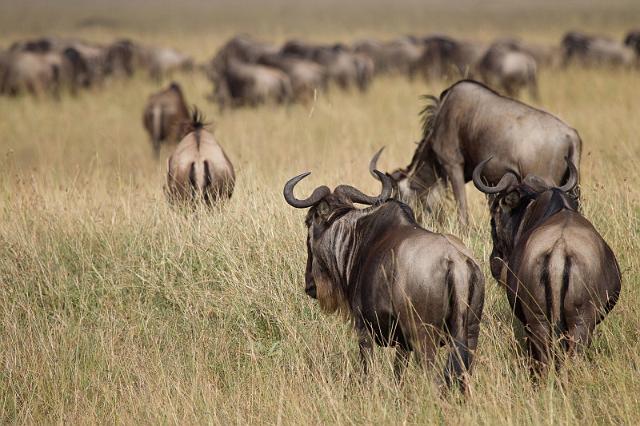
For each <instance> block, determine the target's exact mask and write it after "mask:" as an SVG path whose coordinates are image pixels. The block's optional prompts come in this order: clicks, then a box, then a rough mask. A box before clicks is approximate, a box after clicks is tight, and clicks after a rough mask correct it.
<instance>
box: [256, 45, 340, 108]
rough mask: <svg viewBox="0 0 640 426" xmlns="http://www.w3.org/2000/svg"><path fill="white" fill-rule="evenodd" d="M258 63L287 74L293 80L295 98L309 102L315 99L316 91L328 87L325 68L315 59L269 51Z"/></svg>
mask: <svg viewBox="0 0 640 426" xmlns="http://www.w3.org/2000/svg"><path fill="white" fill-rule="evenodd" d="M258 63H259V64H260V65H265V66H268V67H273V68H277V69H279V70H280V71H282V72H284V73H285V74H287V75H288V76H289V79H290V80H291V87H292V89H293V96H294V98H295V100H298V101H302V102H307V101H309V100H311V99H313V96H314V92H315V91H318V90H325V89H326V88H327V73H326V71H325V69H324V68H323V67H322V66H320V65H319V64H317V63H315V62H313V61H310V60H307V59H301V58H295V57H289V56H286V55H283V54H281V53H268V54H263V55H261V56H260V58H259V59H258Z"/></svg>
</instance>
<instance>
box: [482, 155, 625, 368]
mask: <svg viewBox="0 0 640 426" xmlns="http://www.w3.org/2000/svg"><path fill="white" fill-rule="evenodd" d="M490 160H491V157H489V158H488V159H486V160H484V161H482V162H481V163H480V164H478V166H477V167H476V169H475V170H474V172H473V182H474V184H475V185H476V187H477V188H478V189H479V190H480V191H482V192H484V193H485V194H489V195H490V196H491V198H492V201H491V207H490V211H491V228H492V229H491V234H492V237H493V252H492V254H491V256H492V259H491V261H492V268H491V273H492V275H493V276H494V277H495V278H496V280H498V281H499V282H500V281H501V280H503V279H504V275H503V274H504V273H506V282H503V284H506V289H507V296H508V299H509V303H510V304H511V309H512V310H513V311H514V313H515V315H516V316H517V317H518V319H519V320H520V321H521V322H522V324H523V325H524V328H525V333H526V336H527V344H528V349H529V353H530V355H531V356H532V358H533V359H534V361H536V362H535V365H534V368H535V371H538V372H542V371H544V369H545V367H546V366H547V365H548V364H549V363H550V362H551V361H552V360H555V361H556V362H557V364H556V366H558V367H559V366H560V362H561V359H560V358H559V357H558V355H560V354H561V352H560V351H559V350H558V349H559V348H558V347H555V343H556V342H557V341H558V339H559V340H560V342H561V346H562V349H563V350H566V352H567V354H569V355H571V354H573V353H574V352H575V351H576V349H578V350H580V349H581V348H583V347H585V346H586V345H588V344H589V342H590V340H591V336H592V334H593V330H594V329H595V326H596V325H597V324H598V323H599V322H600V321H602V320H603V319H604V317H605V316H606V315H607V314H608V313H609V312H610V311H611V309H613V307H614V305H615V304H616V301H617V300H618V295H619V294H620V286H621V278H620V269H619V267H618V263H617V261H616V258H615V256H614V254H613V252H612V251H611V248H610V247H609V246H608V245H607V243H606V242H605V241H604V240H603V239H602V237H601V236H600V234H599V233H598V232H597V231H596V230H595V228H594V227H593V225H591V223H590V222H589V221H588V220H586V219H585V218H584V217H583V216H582V215H581V214H580V213H578V211H577V200H576V199H575V198H573V197H572V196H571V195H570V194H569V193H568V192H569V191H571V190H572V189H573V188H574V187H575V185H576V184H577V182H578V171H577V170H576V168H575V166H574V165H573V164H572V163H571V161H570V160H569V159H568V158H566V161H567V163H568V165H569V169H570V170H571V173H570V175H569V178H568V180H567V182H566V183H565V184H564V185H563V186H561V187H556V186H549V185H548V183H547V182H546V181H545V180H543V179H540V178H539V177H537V176H535V175H527V176H526V177H525V178H524V179H521V178H520V176H519V175H517V174H516V173H514V172H507V173H506V174H505V175H504V176H503V177H502V179H500V181H499V182H498V184H497V185H495V186H489V185H486V184H485V183H483V182H482V176H483V170H484V168H485V166H487V164H489V163H490V162H491V161H490Z"/></svg>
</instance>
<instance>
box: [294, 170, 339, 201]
mask: <svg viewBox="0 0 640 426" xmlns="http://www.w3.org/2000/svg"><path fill="white" fill-rule="evenodd" d="M310 174H311V172H306V173H302V174H301V175H298V176H296V177H294V178H291V179H289V181H288V182H287V183H286V184H285V185H284V190H283V191H282V195H284V199H285V200H286V201H287V203H289V205H290V206H293V207H295V208H297V209H306V208H307V207H311V206H313V205H315V204H318V203H319V202H320V200H322V199H323V198H324V197H326V196H327V195H329V194H331V190H330V189H329V188H327V187H326V186H324V185H323V186H319V187H317V188H316V189H314V190H313V193H312V194H311V196H310V197H309V198H307V199H305V200H298V199H297V198H296V197H295V196H294V195H293V188H294V187H295V186H296V185H297V183H298V182H300V181H301V180H302V179H304V178H306V177H307V176H309V175H310Z"/></svg>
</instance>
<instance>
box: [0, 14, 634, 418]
mask: <svg viewBox="0 0 640 426" xmlns="http://www.w3.org/2000/svg"><path fill="white" fill-rule="evenodd" d="M527 7H532V6H527ZM594 7H595V8H596V10H597V9H598V7H599V6H594ZM407 10H410V8H407ZM447 10H448V12H447V13H448V15H446V16H447V17H449V18H448V19H451V22H455V20H454V17H455V16H456V14H455V8H454V9H447ZM588 10H590V9H587V11H588ZM613 10H617V9H615V8H613ZM630 10H632V11H633V10H634V9H633V8H631V9H630ZM51 13H53V12H51ZM238 13H239V14H241V13H240V12H238ZM460 13H464V12H460ZM580 13H583V14H585V15H584V16H594V15H589V14H588V13H587V12H584V11H582V12H580ZM513 14H514V16H517V13H516V12H513ZM578 15H579V14H578ZM499 18H500V16H499V15H498V18H495V19H496V21H495V22H500V20H499ZM65 19H70V18H68V17H67V18H65ZM345 19H347V18H345ZM433 19H435V18H433ZM558 19H559V18H558ZM594 19H596V18H594ZM63 21H64V20H63ZM311 21H313V20H311ZM584 21H585V22H589V19H584ZM605 21H606V19H605ZM403 22H408V23H409V24H407V25H410V24H411V23H412V22H413V21H412V20H411V19H410V18H407V19H406V21H403ZM466 22H470V21H466ZM65 25H66V24H65ZM441 25H443V24H441ZM457 25H459V26H460V23H457ZM606 25H607V26H608V27H607V28H615V29H616V31H618V32H619V33H621V32H622V31H623V30H625V29H626V27H624V26H623V25H626V21H625V20H615V19H614V20H613V21H612V22H608V21H607V23H606ZM230 26H231V25H230V24H228V27H227V30H228V28H230ZM313 28H314V32H313V34H317V35H318V37H319V38H322V37H324V39H331V38H333V37H334V36H335V37H336V38H339V37H348V36H349V35H351V34H355V33H358V32H362V33H364V30H362V27H356V28H354V29H353V30H351V29H350V28H348V27H340V28H339V29H337V30H336V32H325V33H322V31H321V29H320V26H318V27H313ZM359 28H360V29H359ZM364 28H365V29H367V28H368V27H366V25H365V26H364ZM411 28H413V31H414V32H418V31H420V28H418V27H411ZM500 28H503V27H496V29H495V31H493V32H492V31H491V30H488V31H487V34H488V36H487V37H488V38H489V36H490V35H493V34H499V33H500V32H501V30H500ZM506 28H508V26H507V27H506ZM227 30H225V31H227ZM67 31H68V32H69V33H73V32H74V31H80V32H82V31H84V30H82V31H81V30H76V29H74V28H73V27H68V30H67ZM110 31H113V32H110ZM118 31H119V30H100V31H99V32H94V30H91V31H89V32H83V33H82V34H84V35H85V36H91V35H95V36H96V37H98V38H100V37H104V38H105V39H108V38H112V37H115V35H116V34H117V33H118ZM123 31H125V32H126V31H130V33H133V34H138V33H137V31H138V30H137V29H135V28H131V27H126V29H125V30H123ZM202 31H205V30H202ZM278 31H280V32H279V33H278V34H276V35H274V38H277V37H284V36H286V35H289V34H290V33H289V32H287V31H288V30H287V29H286V28H284V27H279V29H278ZM483 31H485V30H483V29H478V28H475V29H474V28H472V29H470V30H469V31H468V34H473V33H474V32H478V33H482V32H483ZM556 31H559V26H558V27H556ZM382 32H383V33H384V31H382ZM18 33H19V30H18V29H16V30H15V32H11V33H10V34H8V35H5V36H3V38H2V40H0V44H8V43H9V41H10V40H11V39H12V37H13V35H15V34H18ZM140 34H141V35H140V37H143V38H144V39H145V40H148V41H154V40H158V41H162V42H169V44H173V45H175V46H176V47H182V48H184V49H185V50H187V51H189V52H192V53H194V54H196V55H198V58H199V59H205V58H206V57H207V56H208V55H209V54H210V53H211V52H213V49H215V47H216V46H217V45H219V43H220V42H221V41H222V40H223V38H224V37H226V33H225V32H224V31H223V32H221V33H219V32H217V31H216V29H215V28H213V29H207V30H206V31H205V32H204V34H206V37H202V33H200V32H199V30H194V31H193V32H189V31H188V30H184V32H182V33H169V34H164V33H163V32H162V30H161V29H153V28H147V29H146V30H145V32H141V33H140ZM298 34H299V33H298ZM528 34H529V35H530V36H531V38H534V39H536V38H537V39H544V38H545V37H546V36H547V35H546V34H545V33H542V32H531V33H528ZM292 35H296V34H292ZM639 79H640V74H639V73H638V72H637V71H604V70H581V69H571V70H569V71H553V72H551V71H548V72H543V73H542V75H541V82H540V86H541V99H542V102H541V106H543V107H544V108H545V109H547V110H549V111H551V112H554V113H556V114H558V115H560V116H561V117H562V118H563V119H565V120H566V121H567V122H569V123H570V124H571V125H572V126H574V127H575V128H577V129H578V130H579V132H580V134H581V136H582V138H583V140H584V156H583V161H582V170H583V183H584V185H583V195H584V213H585V215H586V216H587V217H588V218H589V219H590V220H592V221H593V223H594V224H595V225H596V227H597V228H598V229H599V230H600V232H601V233H602V234H603V236H604V237H605V239H606V240H607V241H608V242H609V243H610V245H611V246H612V247H613V249H614V251H615V252H616V254H617V256H618V260H619V262H620V265H621V268H622V270H623V273H624V282H623V291H622V295H621V297H620V301H619V303H618V305H617V306H616V308H615V309H614V311H613V313H612V314H611V315H610V316H609V317H608V318H607V320H606V321H605V322H604V323H603V324H601V325H600V326H599V327H598V330H597V335H596V338H595V341H594V343H593V346H592V348H590V349H589V350H588V352H587V353H586V355H585V356H584V357H583V358H580V359H576V360H575V361H572V362H571V363H570V364H569V365H567V367H566V369H565V374H562V375H560V377H554V376H552V377H550V378H549V380H548V381H546V382H544V383H541V384H540V385H539V386H538V387H536V386H534V385H533V384H532V383H531V381H530V380H529V377H528V371H527V368H526V364H525V362H524V360H523V358H522V357H521V356H519V355H518V350H517V344H516V342H515V340H514V338H513V332H512V317H511V315H510V312H509V308H508V305H507V303H506V297H505V295H504V292H503V291H502V289H500V288H498V287H497V285H496V284H495V283H494V282H493V280H491V279H490V274H489V270H488V262H487V260H488V254H489V252H490V249H491V243H490V235H489V225H488V216H487V214H486V212H485V210H486V209H485V203H484V200H483V198H482V197H481V196H480V194H478V193H477V191H475V189H473V187H472V186H468V188H467V189H468V193H469V194H468V196H469V198H470V199H471V216H472V218H471V226H470V229H469V230H468V231H466V232H463V231H462V230H461V229H459V228H458V225H457V223H456V221H455V210H454V209H453V208H450V209H449V210H448V212H449V217H450V218H451V220H449V221H447V222H446V223H435V222H433V221H430V220H429V219H427V222H426V223H425V225H426V226H428V227H430V228H432V229H436V230H439V231H446V232H451V233H454V234H457V235H461V236H462V238H463V239H464V241H465V243H466V244H467V245H469V246H470V247H471V249H472V250H473V252H474V253H475V255H476V257H477V259H479V261H480V262H481V264H482V267H483V272H484V273H485V276H486V277H487V300H486V305H485V315H484V318H483V322H482V330H481V339H480V345H479V351H478V356H477V363H476V365H475V371H474V375H473V379H472V388H473V392H472V395H471V397H470V398H468V399H467V400H466V401H462V400H461V399H460V398H459V397H457V396H456V395H455V394H453V395H452V396H450V397H448V398H441V397H439V396H438V395H437V393H436V392H435V391H434V389H433V387H432V382H433V378H434V374H435V373H434V372H430V371H422V370H420V369H419V368H417V367H416V366H415V365H413V364H412V365H411V367H410V369H409V371H408V372H407V375H406V381H405V383H404V384H403V385H402V386H401V387H399V386H397V385H396V384H395V382H394V380H393V374H392V372H391V368H390V363H391V353H390V351H388V350H381V349H380V350H377V351H376V356H375V364H374V368H373V372H372V374H371V375H370V377H369V378H368V379H367V380H365V381H362V379H361V375H360V365H359V360H358V356H357V344H356V341H355V338H354V336H353V333H352V331H351V330H350V328H349V326H348V325H346V324H343V323H342V322H341V321H340V320H339V319H337V318H332V317H327V316H325V315H323V314H321V313H320V311H319V309H318V308H317V306H316V305H315V304H314V303H313V301H312V300H310V299H309V298H307V297H306V296H305V294H304V292H303V290H302V288H303V287H302V286H303V272H304V265H305V260H306V259H305V256H306V253H305V245H304V238H305V229H304V226H303V218H304V213H303V212H302V211H297V210H294V209H292V208H290V207H289V206H287V205H286V204H285V203H284V201H283V199H282V195H281V189H282V185H283V183H284V182H285V181H286V179H288V178H289V177H291V176H293V175H295V174H297V173H299V172H302V171H305V170H312V171H313V174H312V175H311V176H310V178H308V179H307V181H305V182H303V183H302V184H301V185H300V186H301V188H300V190H301V191H305V190H311V189H312V188H313V187H314V186H316V185H319V184H328V185H330V186H335V185H337V184H340V183H350V184H355V185H356V186H358V187H360V188H362V189H363V190H366V191H368V192H371V193H373V192H375V191H377V190H378V186H377V184H376V182H375V181H374V180H373V179H372V178H371V177H370V176H369V175H368V172H367V162H368V159H369V157H370V155H371V154H373V153H374V152H375V151H376V150H377V149H378V148H379V147H380V146H381V145H386V146H387V147H388V148H387V150H386V151H385V154H384V156H383V158H382V159H381V161H380V165H381V167H384V168H394V167H396V166H398V165H404V164H406V163H407V162H408V160H409V159H410V157H411V153H412V150H413V148H414V145H413V143H412V142H413V141H415V140H417V138H418V133H419V123H418V118H417V112H418V111H419V109H420V104H419V100H418V97H419V95H420V94H423V93H436V94H437V93H439V92H440V91H441V90H442V89H443V88H444V85H443V84H440V85H437V86H425V85H424V83H422V82H420V81H415V82H407V81H405V80H404V79H400V78H380V79H378V80H376V81H375V83H374V85H373V87H372V89H371V91H370V92H369V93H366V94H364V95H361V94H357V93H349V94H344V93H339V92H337V91H333V92H331V93H330V94H329V95H327V96H320V97H319V98H318V100H317V102H316V103H314V104H312V105H306V106H301V105H296V106H291V107H288V108H277V109H276V108H269V107H263V108H258V109H247V110H238V111H229V112H225V113H224V114H219V113H218V112H217V111H216V108H214V107H213V106H212V105H211V104H209V103H208V102H207V101H206V100H205V95H206V94H207V93H208V92H209V91H210V90H211V88H210V86H209V84H208V83H207V82H206V80H205V79H204V78H203V77H202V76H199V75H193V76H188V75H187V76H185V75H181V76H179V80H180V81H181V82H182V83H183V85H184V86H185V91H186V94H187V96H188V98H189V100H190V102H191V103H194V104H198V105H200V106H201V107H202V108H203V109H204V110H205V111H206V112H207V113H208V116H209V117H210V118H211V119H212V120H213V121H214V131H215V134H216V135H217V137H218V138H219V140H220V142H221V144H222V145H223V146H224V148H225V150H226V151H227V153H228V154H229V157H230V158H231V160H232V161H233V162H234V164H235V166H236V171H237V174H238V181H237V187H236V191H235V194H234V197H233V199H232V200H231V201H230V202H229V203H227V204H226V205H225V206H224V207H223V208H220V209H216V210H214V211H212V212H207V211H199V212H196V213H194V214H183V213H180V212H176V211H173V210H171V209H170V208H168V207H167V205H166V203H165V200H164V198H163V195H162V183H163V171H164V163H156V162H154V161H153V159H152V156H151V148H150V144H149V143H148V141H147V137H146V135H145V133H144V131H143V128H142V125H141V112H142V107H143V104H144V102H145V100H146V96H147V95H148V94H149V93H150V92H151V91H153V90H155V89H156V88H157V86H156V85H155V84H153V83H151V82H149V81H146V79H144V78H143V76H138V77H136V79H134V80H133V81H130V82H111V83H108V84H107V86H106V87H103V88H101V89H97V90H95V91H92V92H88V93H82V94H81V95H80V96H78V97H77V98H70V97H66V98H64V99H62V101H61V102H54V101H50V100H45V99H43V100H34V99H31V98H19V99H15V100H7V99H4V98H0V117H2V118H1V119H0V141H1V142H0V156H1V158H0V170H1V172H0V362H1V364H0V421H1V422H2V423H9V422H11V423H52V422H68V423H78V422H82V423H115V422H118V423H160V422H162V423H169V422H170V423H200V422H210V423H224V424H226V423H231V422H233V423H247V422H251V423H287V424H303V423H312V424H315V423H363V424H372V423H375V424H380V423H383V424H398V423H420V424H425V423H427V424H431V423H446V424H460V423H463V424H478V423H484V424H498V423H501V424H551V423H560V424H575V423H578V422H580V423H589V424H593V423H598V424H601V423H615V424H636V423H638V420H639V419H640V401H639V399H638V398H639V396H638V395H640V378H639V377H640V375H639V373H640V372H639V371H638V370H639V368H640V355H638V353H639V349H640V345H639V343H638V339H639V331H638V330H640V312H639V310H640V309H639V308H638V305H639V303H640V291H639V290H638V281H639V272H640V269H639V266H640V265H639V262H638V261H639V256H638V249H639V248H640V247H639V245H640V243H639V241H638V237H639V233H640V223H639V221H638V213H639V212H640V204H639V201H640V200H639V198H640V189H638V187H637V183H638V182H640V176H639V174H640V169H639V168H638V166H637V164H638V161H639V160H640V145H639V144H638V136H637V135H638V134H640V121H639V120H638V119H637V114H638V110H639V107H640V84H638V82H639ZM164 154H165V156H166V154H168V150H167V151H165V153H164Z"/></svg>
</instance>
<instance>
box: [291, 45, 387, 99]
mask: <svg viewBox="0 0 640 426" xmlns="http://www.w3.org/2000/svg"><path fill="white" fill-rule="evenodd" d="M280 51H281V53H282V54H283V55H286V56H293V57H298V58H303V59H309V60H312V61H314V62H317V63H318V64H320V65H322V66H323V67H325V69H326V73H327V76H328V78H329V80H330V81H333V82H335V83H336V84H337V85H338V86H339V87H340V88H341V89H345V90H346V89H349V88H350V87H352V86H356V87H357V88H358V89H360V90H361V91H365V90H367V88H368V87H369V84H370V83H371V80H372V78H373V74H374V71H375V70H374V63H373V60H372V59H371V58H370V57H369V56H368V55H365V54H361V53H354V52H352V51H350V49H349V48H348V47H347V46H346V45H344V44H341V43H336V44H334V45H315V44H310V43H306V42H302V41H299V40H291V41H288V42H286V43H285V44H284V45H283V46H282V49H281V50H280Z"/></svg>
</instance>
